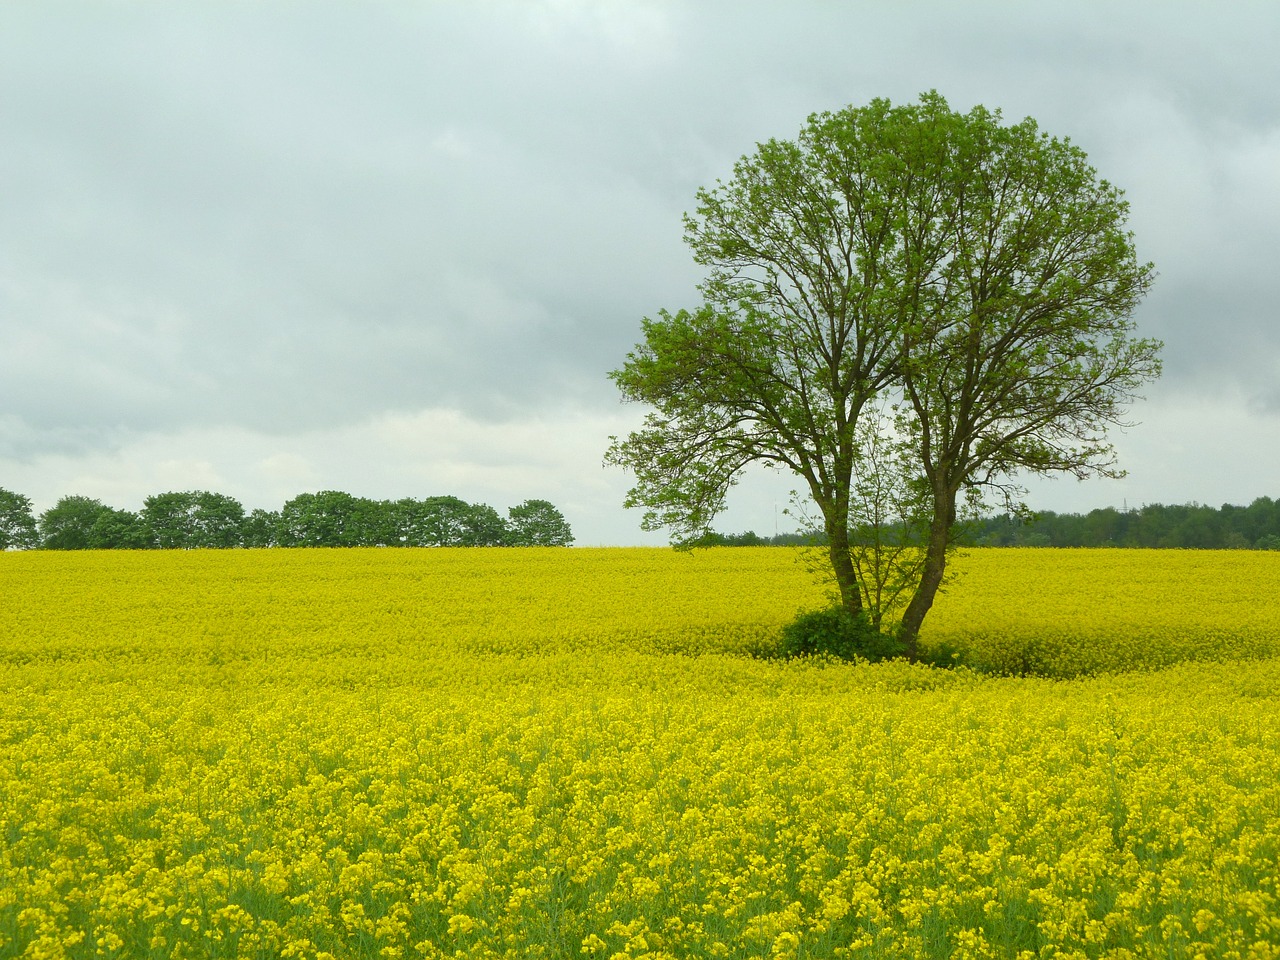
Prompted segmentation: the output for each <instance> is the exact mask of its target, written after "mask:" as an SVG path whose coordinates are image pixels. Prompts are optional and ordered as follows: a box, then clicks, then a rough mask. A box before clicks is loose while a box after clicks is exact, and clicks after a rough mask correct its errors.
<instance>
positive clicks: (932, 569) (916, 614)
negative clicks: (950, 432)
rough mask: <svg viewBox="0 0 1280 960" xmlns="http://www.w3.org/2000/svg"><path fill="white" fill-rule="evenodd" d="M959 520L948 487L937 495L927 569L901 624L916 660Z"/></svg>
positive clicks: (927, 547)
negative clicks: (922, 627)
mask: <svg viewBox="0 0 1280 960" xmlns="http://www.w3.org/2000/svg"><path fill="white" fill-rule="evenodd" d="M955 522H956V495H955V493H954V492H950V491H947V492H944V493H942V494H938V495H936V496H935V501H934V511H933V519H932V520H931V521H930V523H929V541H928V543H927V544H926V545H925V560H924V570H923V571H922V572H921V575H920V583H919V585H918V586H917V587H916V591H915V593H914V594H912V596H911V603H909V604H908V605H907V610H906V612H905V613H904V614H903V615H902V624H901V626H900V627H899V628H898V631H899V632H898V638H899V639H900V640H901V641H902V642H903V644H904V646H905V647H906V650H905V652H906V655H907V659H908V660H910V661H912V662H915V659H916V656H917V653H918V641H919V639H920V627H921V626H922V625H923V624H924V618H925V616H926V615H927V614H928V613H929V609H930V608H931V607H932V606H933V599H934V597H936V596H937V595H938V588H939V587H941V586H942V578H943V577H944V576H945V574H946V572H947V546H948V545H949V544H950V543H951V530H952V528H953V527H954V526H955Z"/></svg>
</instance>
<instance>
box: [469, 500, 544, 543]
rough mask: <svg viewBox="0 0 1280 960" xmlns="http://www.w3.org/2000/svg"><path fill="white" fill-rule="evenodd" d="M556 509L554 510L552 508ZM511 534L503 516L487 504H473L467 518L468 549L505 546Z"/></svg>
mask: <svg viewBox="0 0 1280 960" xmlns="http://www.w3.org/2000/svg"><path fill="white" fill-rule="evenodd" d="M552 509H554V508H552ZM510 536H511V534H510V531H509V530H508V528H507V522H506V521H505V520H503V519H502V515H501V514H499V513H498V511H497V510H495V509H493V507H491V506H489V505H488V504H487V503H473V504H471V515H470V516H469V517H468V518H467V533H466V536H465V538H464V540H463V543H464V545H466V546H468V547H501V546H505V545H506V544H507V542H508V540H509V538H510Z"/></svg>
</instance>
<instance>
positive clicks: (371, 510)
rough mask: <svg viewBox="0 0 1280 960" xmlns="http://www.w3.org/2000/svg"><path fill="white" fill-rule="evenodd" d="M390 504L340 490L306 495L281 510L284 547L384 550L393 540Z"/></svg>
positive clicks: (280, 538)
mask: <svg viewBox="0 0 1280 960" xmlns="http://www.w3.org/2000/svg"><path fill="white" fill-rule="evenodd" d="M389 520H390V518H389V510H388V507H387V505H386V504H384V503H382V502H380V501H376V500H367V499H365V498H364V497H354V496H352V495H351V494H349V493H343V492H342V491H340V490H322V491H320V492H319V493H303V494H299V495H298V496H296V497H294V498H293V499H292V500H290V501H289V502H288V503H286V504H285V505H284V506H283V507H281V508H280V516H279V520H278V523H277V527H276V543H278V544H279V545H280V546H282V547H361V546H381V545H384V544H386V543H388V542H390V539H391V537H392V536H393V534H392V532H391V525H390V522H389Z"/></svg>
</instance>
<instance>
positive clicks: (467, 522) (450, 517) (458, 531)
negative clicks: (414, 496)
mask: <svg viewBox="0 0 1280 960" xmlns="http://www.w3.org/2000/svg"><path fill="white" fill-rule="evenodd" d="M413 518H414V530H415V540H414V545H415V546H423V547H461V546H470V545H473V544H474V541H475V522H474V521H475V515H474V511H473V510H472V507H471V504H469V503H467V502H466V501H465V500H460V499H458V498H457V497H448V496H445V497H427V498H426V499H425V500H419V501H417V502H416V506H415V508H414V511H413Z"/></svg>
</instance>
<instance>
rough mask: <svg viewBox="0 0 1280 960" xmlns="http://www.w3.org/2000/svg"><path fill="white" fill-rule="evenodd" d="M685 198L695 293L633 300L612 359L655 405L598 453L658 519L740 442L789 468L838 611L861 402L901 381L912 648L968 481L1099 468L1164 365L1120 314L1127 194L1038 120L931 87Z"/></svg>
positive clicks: (718, 473)
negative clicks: (684, 304) (1137, 396)
mask: <svg viewBox="0 0 1280 960" xmlns="http://www.w3.org/2000/svg"><path fill="white" fill-rule="evenodd" d="M697 202H698V203H697V208H696V212H695V213H694V214H692V215H689V216H686V218H685V240H686V242H687V243H688V244H689V246H690V248H691V250H692V251H693V255H694V258H695V260H696V261H697V262H698V263H699V264H700V265H702V266H703V267H705V268H706V270H707V274H706V278H705V279H704V281H703V282H702V283H701V284H700V286H699V290H700V292H701V294H702V302H701V304H699V305H697V306H696V307H694V308H693V309H691V310H689V309H685V310H677V311H674V312H671V311H667V310H662V311H660V312H659V313H658V315H657V317H656V318H652V319H650V318H646V319H645V320H644V322H643V334H644V340H643V342H642V343H640V344H639V345H638V346H637V347H636V349H635V350H634V351H633V352H632V353H631V354H629V356H628V358H627V362H626V363H625V365H624V366H623V367H622V368H621V369H619V370H616V371H614V372H613V374H612V377H613V379H614V381H615V382H616V384H617V386H618V387H619V389H620V390H621V392H622V395H623V398H624V399H626V400H631V401H637V402H640V403H644V404H646V405H648V406H649V407H650V408H651V410H650V412H649V413H648V415H647V416H646V420H645V425H644V427H643V428H642V429H640V430H638V431H636V432H634V433H632V434H631V435H630V436H628V437H626V438H625V439H621V440H619V439H616V438H615V439H614V442H613V444H612V446H611V447H610V449H609V452H608V453H607V454H606V460H607V461H609V462H612V463H615V464H619V465H622V466H625V467H627V468H629V469H631V470H632V471H633V472H634V474H635V478H636V482H635V485H634V486H633V488H632V490H631V491H630V494H629V495H628V499H627V503H628V504H629V505H633V506H641V507H643V508H644V509H645V515H644V519H643V524H644V526H645V527H646V528H649V529H654V528H659V527H667V528H669V529H670V530H671V532H672V535H673V537H674V538H676V539H677V540H683V539H688V538H691V537H696V536H697V535H698V534H699V533H701V532H702V531H704V530H706V529H707V528H708V527H709V525H710V522H711V520H712V518H713V517H714V516H715V515H716V514H717V513H718V512H720V510H721V509H723V507H724V504H725V498H726V495H727V493H728V491H729V489H730V487H731V486H732V485H733V483H734V482H735V481H736V480H737V478H738V477H739V475H740V473H741V471H742V470H743V468H745V467H746V466H747V465H748V464H751V463H764V464H767V465H772V466H775V467H781V468H785V469H788V470H790V471H793V472H794V473H795V474H797V475H798V476H799V477H800V478H801V479H802V481H803V483H804V485H805V487H806V488H807V492H808V494H809V496H810V497H811V498H812V501H813V503H814V504H815V505H816V508H817V510H818V512H819V513H820V515H821V519H822V525H823V527H824V532H825V534H826V538H827V542H828V548H827V549H828V556H829V559H830V563H831V568H832V571H833V574H834V577H835V580H836V583H837V584H838V587H839V591H840V597H841V600H842V602H843V604H844V605H845V606H846V608H847V609H849V610H850V611H851V612H855V613H856V612H859V611H860V610H861V609H862V607H863V605H864V598H865V597H867V596H868V595H871V594H872V593H873V591H869V590H868V589H867V584H866V583H864V582H863V576H865V574H862V575H860V572H859V570H860V564H859V562H858V558H859V551H860V550H862V549H864V547H863V546H860V545H859V544H858V543H856V542H853V538H851V536H850V531H851V530H855V531H856V530H857V529H859V528H860V527H865V526H866V525H867V522H868V520H871V521H872V522H873V523H874V519H875V518H874V516H872V517H870V518H869V517H868V516H867V515H866V514H865V513H861V512H860V509H861V506H862V505H863V504H864V502H865V499H866V498H865V497H864V496H861V495H860V490H865V489H866V481H865V478H866V477H868V476H873V475H875V474H876V472H877V467H876V465H875V464H874V462H872V461H873V460H874V457H875V454H876V449H877V448H876V444H875V443H874V442H872V443H869V442H868V435H867V433H866V430H865V423H864V420H865V417H866V416H867V415H868V413H869V411H871V410H882V409H884V408H885V407H886V405H893V404H896V405H897V416H895V417H893V418H892V419H891V423H892V427H891V432H892V436H891V441H892V444H891V445H892V447H893V449H894V450H902V449H904V448H905V449H907V450H910V451H911V459H912V462H913V466H912V468H911V469H909V470H908V471H907V472H906V473H902V472H901V471H897V472H896V475H897V476H898V477H899V481H900V483H901V484H903V488H902V490H901V491H900V493H898V494H895V497H896V500H895V502H900V503H918V504H919V509H920V510H921V511H923V514H922V516H921V517H919V518H915V519H918V520H920V524H919V526H920V527H921V529H923V530H925V531H927V532H926V533H925V535H924V536H923V537H922V541H923V542H922V543H921V544H920V546H921V548H922V549H923V550H924V556H925V562H924V563H922V564H921V565H920V566H919V568H918V573H917V574H916V576H917V578H918V582H917V583H915V584H914V589H913V590H912V591H911V600H910V602H909V603H908V605H907V609H906V612H905V614H904V618H903V622H902V630H903V632H904V634H905V637H906V639H907V641H908V645H909V649H911V650H912V651H914V637H915V635H916V634H917V633H918V631H919V627H920V623H921V622H922V621H923V618H924V615H925V614H926V613H927V611H928V609H929V606H930V605H931V604H932V602H933V597H934V594H936V592H937V589H938V585H939V584H940V583H941V582H942V578H943V576H944V573H945V566H946V550H947V547H948V546H949V545H950V544H951V543H952V542H953V540H954V532H955V528H956V521H957V518H958V515H959V514H958V502H959V501H960V499H961V498H962V497H963V496H964V495H965V493H966V492H967V491H973V490H981V489H983V488H994V489H998V490H1004V491H1006V492H1008V491H1009V490H1010V489H1011V485H1010V481H1011V479H1012V478H1013V477H1014V476H1016V474H1017V472H1018V471H1022V470H1030V471H1035V472H1046V473H1047V472H1052V471H1063V470H1065V471H1069V472H1073V473H1076V474H1081V475H1083V474H1086V473H1089V472H1104V473H1105V472H1109V471H1113V470H1114V459H1113V457H1112V452H1111V449H1110V447H1109V446H1107V444H1106V442H1105V428H1106V427H1107V426H1108V425H1109V424H1112V423H1115V422H1117V420H1118V417H1119V413H1120V411H1121V409H1122V407H1123V405H1124V403H1125V402H1126V401H1127V400H1128V399H1129V398H1130V397H1131V396H1132V394H1133V391H1134V390H1135V389H1136V388H1137V387H1138V386H1139V385H1140V384H1141V383H1142V382H1144V381H1145V380H1146V379H1149V378H1150V377H1153V376H1155V375H1157V373H1158V369H1159V368H1158V361H1157V359H1156V351H1157V350H1158V346H1159V345H1158V344H1157V343H1156V342H1154V341H1150V340H1140V339H1136V338H1134V337H1133V336H1132V333H1133V324H1132V320H1131V314H1132V311H1133V309H1134V307H1135V306H1136V305H1137V303H1138V302H1139V300H1140V299H1141V297H1142V295H1143V294H1144V293H1145V291H1146V289H1147V287H1148V286H1149V284H1150V281H1151V277H1152V268H1151V266H1150V264H1143V263H1140V262H1139V261H1138V259H1137V257H1136V255H1135V253H1134V247H1133V242H1132V236H1131V234H1130V233H1129V232H1128V231H1127V229H1126V226H1125V223H1126V218H1127V212H1128V209H1127V205H1126V203H1125V201H1124V199H1123V195H1122V193H1121V191H1119V190H1118V189H1116V188H1115V187H1113V186H1111V185H1110V184H1108V183H1107V182H1106V181H1104V180H1100V179H1099V178H1098V177H1097V175H1096V173H1095V171H1094V170H1093V169H1092V168H1091V167H1090V166H1089V165H1088V163H1087V161H1086V158H1085V155H1084V153H1083V152H1082V151H1080V150H1079V149H1078V148H1077V147H1075V146H1073V145H1072V144H1070V143H1069V142H1068V141H1065V140H1058V139H1055V138H1052V137H1049V136H1047V135H1045V134H1043V133H1041V132H1040V131H1039V130H1038V129H1037V127H1036V124H1035V123H1034V121H1032V120H1029V119H1028V120H1024V121H1022V122H1021V123H1019V124H1014V125H1010V126H1006V125H1004V124H1003V123H1002V122H1001V117H1000V114H999V113H998V112H997V113H993V112H991V111H988V110H986V109H984V108H982V107H977V108H975V109H973V110H971V111H970V112H968V113H965V114H961V113H958V112H955V111H953V110H951V108H950V107H949V106H948V105H947V103H946V101H945V100H944V99H943V98H942V97H941V96H940V95H938V94H937V93H928V94H925V95H924V96H922V97H921V99H920V101H919V102H918V103H915V104H908V105H903V106H893V105H892V104H890V103H889V102H888V101H886V100H876V101H873V102H872V103H870V104H869V105H867V106H865V107H850V108H847V109H844V110H841V111H839V112H836V113H823V114H815V115H814V116H812V117H810V118H809V121H808V123H807V125H806V126H805V128H804V129H803V130H802V131H801V133H800V135H799V137H798V138H797V139H796V140H794V141H783V140H770V141H768V142H766V143H762V144H759V145H758V147H757V149H756V150H755V152H754V153H752V154H750V155H748V156H745V157H743V158H742V159H741V160H740V161H738V163H737V164H736V165H735V166H734V170H733V176H732V177H731V178H729V179H728V180H727V181H718V182H717V183H716V185H715V186H714V187H713V188H710V189H704V190H701V191H699V192H698V194H697ZM895 456H896V454H895ZM860 478H862V479H860ZM861 566H862V568H863V569H864V570H865V564H862V565H861Z"/></svg>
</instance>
